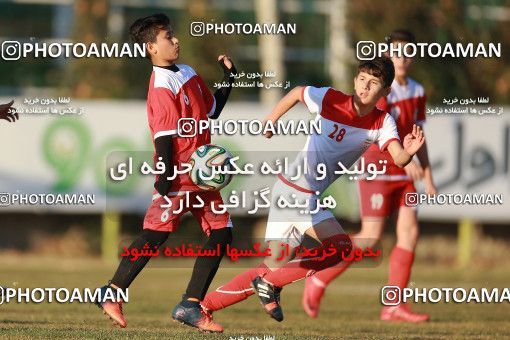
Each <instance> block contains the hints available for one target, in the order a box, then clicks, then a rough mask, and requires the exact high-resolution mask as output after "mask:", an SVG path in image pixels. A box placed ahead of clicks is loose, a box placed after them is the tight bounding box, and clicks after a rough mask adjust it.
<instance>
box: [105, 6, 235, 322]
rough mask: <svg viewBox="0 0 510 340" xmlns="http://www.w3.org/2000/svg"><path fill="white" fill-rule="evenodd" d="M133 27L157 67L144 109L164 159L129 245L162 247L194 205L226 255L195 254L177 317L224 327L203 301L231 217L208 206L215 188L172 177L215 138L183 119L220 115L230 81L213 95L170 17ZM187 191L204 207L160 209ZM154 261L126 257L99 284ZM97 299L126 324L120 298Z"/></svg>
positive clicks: (128, 277) (119, 280) (129, 277)
mask: <svg viewBox="0 0 510 340" xmlns="http://www.w3.org/2000/svg"><path fill="white" fill-rule="evenodd" d="M130 33H131V36H132V38H133V40H134V41H135V42H136V43H139V44H144V45H145V47H146V51H147V56H148V58H149V59H150V60H151V62H152V65H153V67H152V74H151V78H150V83H149V90H148V95H147V115H148V121H149V128H150V131H151V135H152V138H153V143H154V148H155V153H154V162H156V160H158V159H161V160H162V161H163V162H164V163H165V172H164V173H163V174H162V175H158V176H156V181H155V184H154V193H153V198H152V204H151V206H150V207H149V208H148V210H147V213H146V215H145V219H144V223H143V229H144V230H143V232H142V233H141V234H140V235H139V236H138V238H136V239H135V240H134V241H133V243H132V244H131V246H130V248H138V249H141V248H142V247H144V245H148V246H149V247H150V249H155V248H158V247H160V246H161V245H162V244H163V243H164V242H165V241H166V239H167V238H168V236H169V235H170V233H171V232H173V231H175V229H176V228H177V227H178V225H179V221H180V217H181V216H182V214H184V213H185V212H187V211H190V212H191V213H192V214H193V215H194V217H195V218H196V219H197V220H198V221H199V222H200V224H201V226H202V229H203V230H204V232H205V233H206V234H207V236H208V240H207V242H206V244H205V246H204V247H203V248H204V249H221V253H220V254H218V255H217V256H209V257H204V256H202V257H198V258H197V260H196V261H195V266H194V268H193V273H192V276H191V279H190V281H189V284H188V288H187V290H186V293H185V294H184V295H183V298H182V301H181V302H180V303H179V304H177V306H176V307H175V308H174V310H173V312H172V318H173V319H174V320H176V321H178V322H181V323H183V324H186V325H189V326H192V327H196V328H199V329H200V330H202V331H209V332H222V331H223V328H222V327H221V326H220V325H218V324H216V323H214V322H213V321H212V319H211V318H210V316H209V315H208V314H207V313H206V312H205V311H204V310H203V309H202V308H201V306H200V301H201V300H202V299H203V298H204V296H205V294H206V292H207V289H208V288H209V285H210V284H211V281H212V280H213V278H214V276H215V274H216V271H217V270H218V267H219V264H220V262H221V259H222V257H223V255H224V253H225V250H226V246H227V244H229V243H230V242H231V240H232V231H231V228H232V222H231V221H230V217H229V214H228V213H225V214H223V215H216V214H214V213H213V212H212V211H211V208H210V207H211V204H221V203H222V199H221V196H220V193H219V192H218V191H209V192H204V191H202V190H201V189H200V188H199V187H197V186H196V185H195V184H194V183H193V182H192V181H191V179H190V177H189V175H188V174H186V173H181V174H178V175H177V176H176V177H175V178H174V179H173V180H172V181H170V180H169V179H168V177H169V176H172V175H173V170H174V165H175V166H176V167H177V169H178V170H181V164H182V163H187V162H188V160H189V158H190V156H191V154H192V153H193V152H194V151H195V150H196V149H197V148H199V147H200V146H202V145H205V144H209V143H210V142H211V136H210V132H209V131H206V132H205V133H202V134H197V135H195V136H193V137H186V138H185V137H181V136H179V135H178V129H179V126H178V122H179V119H181V118H187V119H194V120H195V121H196V123H197V125H198V122H199V121H201V120H206V119H209V118H211V119H215V118H217V117H218V116H219V114H220V113H221V111H222V109H223V107H224V105H225V103H226V102H227V99H228V96H229V94H230V89H231V87H230V86H229V87H222V88H221V89H220V90H218V91H216V92H215V93H214V95H212V94H211V93H210V91H209V89H208V88H207V86H206V84H205V82H204V81H203V80H202V78H201V77H200V76H199V75H198V74H197V73H196V72H195V71H194V70H193V69H192V68H191V67H190V66H188V65H184V64H176V63H175V62H176V61H177V59H178V58H179V52H180V45H179V40H178V39H177V37H175V35H174V32H173V30H172V28H171V27H170V23H169V19H168V17H167V16H166V15H164V14H154V15H151V16H148V17H145V18H141V19H138V20H136V21H135V23H133V25H132V26H131V28H130ZM218 62H219V64H220V66H221V67H222V69H223V72H224V79H223V81H225V82H227V83H229V84H231V83H232V78H233V77H231V75H232V74H235V73H236V70H235V67H234V65H233V63H232V61H231V60H230V58H229V57H227V56H224V55H220V56H219V58H218ZM186 192H189V195H190V197H191V198H193V197H195V196H198V195H200V199H201V200H202V201H203V202H204V206H203V207H202V208H193V207H186V208H185V209H182V211H181V212H179V213H169V211H167V210H165V208H163V207H162V205H163V204H164V203H166V202H167V200H170V201H171V202H172V206H179V204H180V201H181V200H183V199H184V198H183V197H184V195H185V194H186ZM164 196H166V198H165V197H164ZM149 259H150V257H148V256H147V257H140V258H138V259H137V260H136V261H134V262H132V261H131V260H130V259H129V258H127V257H124V258H123V259H122V260H121V262H120V264H119V267H118V269H117V271H116V273H115V275H114V276H113V278H112V280H111V281H110V282H109V284H108V285H106V286H104V287H102V289H103V290H108V289H127V288H128V287H129V285H130V284H131V282H133V280H134V279H135V278H136V276H137V275H138V273H139V272H140V271H141V270H142V269H143V268H144V267H145V265H146V264H147V262H148V261H149ZM98 305H99V306H100V307H101V308H102V309H103V310H104V312H105V314H106V315H108V316H109V317H110V318H111V319H112V320H113V321H114V322H115V323H116V324H117V325H119V326H120V327H126V325H127V323H126V320H125V318H124V316H123V313H122V301H114V302H111V301H106V302H98Z"/></svg>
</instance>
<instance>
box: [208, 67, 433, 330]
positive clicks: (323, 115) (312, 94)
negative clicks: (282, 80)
mask: <svg viewBox="0 0 510 340" xmlns="http://www.w3.org/2000/svg"><path fill="white" fill-rule="evenodd" d="M393 78H394V67H393V63H392V62H391V60H390V59H389V58H386V57H383V58H375V59H374V60H371V61H363V62H361V63H360V64H359V66H358V74H357V76H356V77H355V78H354V89H355V93H354V94H353V95H347V94H344V93H342V92H341V91H337V90H335V89H333V88H330V87H322V88H316V87H312V86H306V87H296V88H294V89H293V90H292V91H290V92H289V93H288V94H287V95H286V96H285V97H284V98H282V100H280V102H279V103H278V104H277V105H276V107H275V108H274V109H273V111H272V113H271V114H270V115H269V116H268V118H267V120H271V121H272V122H273V123H274V122H276V121H277V120H278V119H280V117H282V116H283V115H284V114H285V113H286V112H288V111H289V110H290V109H291V108H292V107H294V105H296V104H297V103H298V102H300V101H301V102H302V103H304V104H305V105H306V107H307V108H308V110H309V111H310V112H311V113H313V114H316V115H317V117H316V120H317V121H320V124H321V132H320V133H317V132H314V133H313V134H312V135H310V136H309V137H308V139H307V141H306V144H305V146H304V148H303V150H302V151H301V152H300V153H299V154H298V157H297V159H296V161H295V162H294V163H292V166H291V169H290V172H291V174H284V175H279V176H278V177H279V178H278V181H277V182H276V184H275V186H274V187H273V190H272V198H271V208H270V211H269V216H268V224H267V228H266V235H265V238H266V241H268V242H267V243H268V245H269V247H270V249H271V250H272V252H271V257H268V258H266V259H265V260H264V263H262V264H261V265H259V266H258V267H256V268H253V269H251V270H248V271H246V272H244V273H241V274H239V275H238V276H236V277H235V278H234V279H233V280H231V281H230V282H229V283H227V284H225V285H223V286H221V287H219V288H218V289H216V290H215V291H213V292H210V293H209V294H207V296H206V297H205V299H204V301H203V302H202V305H203V306H204V307H205V308H206V309H207V310H208V311H210V312H212V311H217V310H219V309H222V308H225V307H227V306H229V305H232V304H234V303H237V302H239V301H241V300H244V299H246V298H247V297H248V296H250V295H251V294H253V293H255V294H257V296H258V297H259V299H260V302H261V304H262V305H263V307H264V309H265V311H266V313H268V314H269V315H270V316H271V317H272V318H274V319H275V320H277V321H282V320H283V311H282V309H281V306H280V292H281V289H282V287H283V286H285V285H287V284H290V283H292V282H295V281H297V280H300V279H303V278H305V277H307V276H310V275H313V274H314V273H315V272H316V271H320V270H323V269H325V268H328V267H331V266H334V265H336V264H338V263H339V262H340V261H341V255H340V254H342V252H344V255H345V253H349V252H350V250H351V249H352V248H351V242H350V239H349V237H348V236H347V235H346V234H345V232H344V230H343V229H342V227H341V226H340V224H339V223H338V222H337V220H336V219H335V217H334V216H333V214H332V213H331V212H330V211H329V210H326V209H322V210H321V209H319V210H317V209H316V208H317V200H318V199H319V197H320V195H321V193H322V192H324V190H326V189H327V188H328V187H329V186H330V185H331V183H333V182H334V181H335V180H336V179H337V178H338V177H339V176H340V174H339V172H336V171H335V170H337V169H338V162H341V163H342V164H343V165H344V166H345V167H347V168H349V167H351V165H353V164H354V163H355V162H356V161H357V160H358V159H359V158H360V157H361V155H362V154H363V152H364V151H366V149H367V148H368V147H369V146H370V145H371V144H373V143H377V144H378V145H379V147H380V148H381V150H388V152H389V154H390V155H391V157H392V159H393V161H394V163H395V164H396V165H397V166H400V167H404V166H405V165H407V164H408V163H409V162H410V161H411V159H412V157H413V156H414V154H415V153H416V152H417V151H418V150H419V149H420V147H421V146H422V145H423V143H424V137H423V134H422V132H421V129H420V128H419V127H418V126H414V127H413V129H412V131H411V132H410V133H409V134H407V135H406V136H405V137H404V140H403V145H404V147H402V145H401V144H400V141H399V136H398V133H397V128H396V125H395V121H394V119H393V118H392V117H391V116H390V115H389V114H387V113H386V112H385V111H383V110H381V109H379V108H377V107H376V103H377V102H378V101H379V99H380V98H382V97H384V96H386V95H388V94H389V93H390V91H391V83H392V81H393ZM266 137H271V135H270V134H269V135H266ZM303 162H306V164H307V168H308V169H311V171H310V172H308V173H307V174H305V175H304V176H302V177H300V178H299V179H298V180H296V181H292V180H290V179H289V178H290V176H289V175H292V173H295V170H296V167H297V166H299V165H300V164H303ZM318 164H324V165H325V167H326V169H327V171H326V174H325V176H324V179H322V180H319V179H318V176H317V173H316V172H315V171H314V169H317V168H318V167H317V166H318ZM335 172H336V173H335ZM281 196H284V197H285V198H286V199H287V200H288V199H291V200H292V201H294V200H296V201H298V202H300V203H301V202H309V205H308V206H307V207H306V210H307V211H310V212H311V211H314V210H315V211H317V213H315V214H302V213H301V212H298V211H297V210H296V209H295V208H294V209H279V208H278V207H277V201H278V199H279V198H280V197H281ZM305 234H306V235H309V236H311V237H312V238H314V239H315V240H316V241H318V243H319V244H320V245H319V246H318V247H316V248H313V249H312V250H310V253H315V254H323V253H324V251H327V250H329V249H331V247H333V248H334V249H335V250H336V255H335V256H330V257H325V258H324V257H321V255H319V256H316V257H309V256H308V257H303V256H301V255H297V256H296V257H295V258H294V259H292V255H295V251H294V250H295V249H297V247H298V246H299V245H300V244H301V243H302V241H303V238H304V235H305ZM282 242H283V243H284V244H287V245H288V246H289V248H290V249H292V251H290V252H289V256H288V257H286V258H285V260H286V261H279V259H278V257H279V256H280V255H281V254H280V252H278V251H274V250H276V249H280V243H282ZM250 286H251V288H250Z"/></svg>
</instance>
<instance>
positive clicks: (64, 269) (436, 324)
mask: <svg viewBox="0 0 510 340" xmlns="http://www.w3.org/2000/svg"><path fill="white" fill-rule="evenodd" d="M115 267H116V264H111V265H106V264H103V263H101V262H99V261H98V260H86V259H84V260H69V259H61V258H58V259H49V258H44V259H40V258H37V257H26V256H23V257H14V256H3V257H1V258H0V268H1V269H0V284H2V285H4V286H11V287H12V286H13V285H16V286H18V287H67V288H75V287H79V288H84V287H91V288H94V287H97V286H98V285H101V284H103V283H104V282H105V281H106V280H107V279H108V278H109V277H110V276H111V275H112V273H113V270H114V269H115ZM386 268H387V266H386V264H385V263H383V264H382V265H381V266H379V267H378V268H371V269H367V268H354V269H351V270H350V271H348V272H346V274H344V276H342V277H341V278H340V279H338V280H337V281H336V282H335V283H334V284H332V285H331V286H330V289H329V290H328V292H327V294H326V296H325V298H324V303H323V308H322V310H321V314H320V315H319V318H318V319H316V320H313V319H309V318H308V317H307V316H306V314H305V313H304V312H303V311H302V309H301V292H302V288H303V283H302V282H298V283H295V284H294V285H291V286H288V287H286V288H285V289H284V291H283V295H282V305H283V309H284V313H285V320H284V321H283V322H282V323H278V322H276V321H274V320H272V319H270V318H269V317H268V316H267V315H266V314H265V313H264V312H263V310H262V308H261V307H260V305H259V304H258V302H257V301H256V299H255V298H254V297H252V298H250V299H249V300H247V301H244V302H242V303H240V304H238V305H235V306H233V307H231V308H230V309H226V310H224V311H221V312H218V313H216V314H215V320H216V321H218V322H220V323H221V324H222V325H223V326H224V327H225V329H226V331H225V333H223V334H221V335H211V334H202V333H199V332H198V331H195V330H194V329H191V328H188V327H185V326H182V325H180V324H177V323H175V322H172V321H171V317H170V312H171V310H172V308H173V306H174V305H175V304H176V303H177V302H178V300H179V298H180V295H181V294H182V292H183V291H184V289H185V287H186V283H187V280H188V278H189V275H190V272H191V270H190V269H186V268H180V269H169V268H151V267H149V268H148V269H147V270H145V271H144V272H142V274H141V275H140V276H139V277H138V278H137V280H136V281H135V282H134V284H133V285H132V286H131V289H130V292H129V299H130V302H129V303H128V304H127V305H126V306H125V308H124V311H125V314H126V316H127V320H128V327H127V328H126V329H117V328H113V327H112V326H111V324H110V322H109V321H108V320H107V319H106V317H104V315H103V314H102V313H101V311H100V310H99V309H98V308H97V307H95V306H93V305H89V304H79V303H73V304H58V303H44V304H14V303H10V304H8V305H5V304H4V305H1V306H0V336H1V337H2V338H11V339H12V338H22V339H23V338H24V339H28V338H45V339H47V338H66V339H69V338H73V339H75V338H89V339H90V338H94V339H98V338H99V339H109V338H138V339H148V338H151V339H152V338H154V339H163V338H170V339H176V338H178V339H200V338H212V339H234V338H237V339H240V337H244V339H245V340H246V339H256V338H257V337H258V338H259V339H263V338H264V335H265V336H274V337H275V339H296V338H303V339H340V338H350V339H381V338H382V339H385V338H401V339H437V338H448V339H451V338H473V339H475V338H476V339H480V338H484V339H485V338H486V339H501V338H509V337H510V321H509V320H510V305H509V304H508V303H504V304H454V303H448V304H446V303H440V304H423V305H418V306H414V309H415V310H418V311H423V312H428V313H430V314H431V315H432V320H431V321H430V322H429V323H426V324H421V325H410V324H395V323H392V324H388V323H384V322H381V321H378V313H379V310H380V304H379V294H380V291H379V288H380V286H382V285H384V284H385V282H386V275H387V274H386ZM238 272H239V270H238V269H230V268H229V269H224V270H222V269H220V271H219V274H218V275H217V277H216V279H215V281H214V282H213V285H212V288H215V287H217V286H218V285H219V284H221V283H223V282H226V280H228V279H230V278H231V277H233V276H234V275H235V274H236V273H238ZM509 282H510V270H508V268H504V269H491V270H478V269H471V270H466V271H460V270H456V269H454V268H449V267H435V268H430V267H427V266H424V265H422V264H418V266H416V267H415V270H414V273H413V277H412V283H411V285H414V286H416V287H466V288H470V287H499V288H503V287H508V283H509Z"/></svg>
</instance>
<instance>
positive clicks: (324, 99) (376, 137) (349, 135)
mask: <svg viewBox="0 0 510 340" xmlns="http://www.w3.org/2000/svg"><path fill="white" fill-rule="evenodd" d="M301 97H302V98H301V101H302V102H304V103H305V105H306V106H307V108H308V110H309V111H310V113H314V114H317V118H316V121H320V126H321V133H317V132H314V133H313V134H311V135H310V136H308V139H307V141H306V144H305V146H304V148H303V150H302V151H300V153H299V154H298V157H297V158H296V160H295V161H294V162H293V163H292V166H291V167H290V175H291V176H293V175H294V174H296V172H295V171H296V168H295V167H296V166H299V165H300V166H301V167H303V163H304V159H305V157H306V164H307V168H308V170H310V171H309V173H308V174H306V175H304V176H301V179H300V180H297V181H296V183H295V184H296V185H298V186H300V187H302V188H304V189H307V190H311V191H319V192H321V193H322V192H323V191H324V190H325V189H326V188H327V187H329V186H330V185H331V183H333V182H334V181H335V180H336V179H337V178H339V177H340V176H341V175H340V174H335V171H336V170H341V169H342V168H341V167H340V166H339V165H338V162H341V163H342V164H343V165H344V166H345V167H346V168H350V167H351V166H352V165H353V164H354V163H355V162H356V161H357V160H358V159H359V158H360V157H361V155H362V154H363V153H364V152H365V151H366V150H367V149H368V147H369V146H370V145H371V144H373V143H377V144H378V145H379V147H380V148H381V150H385V149H386V148H387V146H388V144H389V143H390V142H391V141H393V140H397V141H398V140H399V137H398V133H397V127H396V125H395V121H394V120H393V118H392V117H391V116H390V115H389V114H387V113H386V112H384V111H382V110H380V109H379V108H376V107H374V109H373V110H372V111H371V112H370V113H368V114H366V115H364V116H363V117H359V116H358V115H357V113H356V110H355V108H354V101H353V100H354V97H353V96H352V95H347V94H344V93H342V92H340V91H337V90H335V89H333V88H330V87H321V88H316V87H312V86H306V87H305V88H303V92H302V94H301ZM320 163H322V164H324V165H325V166H326V169H327V175H326V177H325V178H324V179H322V180H317V175H318V173H317V171H316V169H317V165H318V164H320ZM288 178H289V175H287V177H286V179H287V181H286V182H288Z"/></svg>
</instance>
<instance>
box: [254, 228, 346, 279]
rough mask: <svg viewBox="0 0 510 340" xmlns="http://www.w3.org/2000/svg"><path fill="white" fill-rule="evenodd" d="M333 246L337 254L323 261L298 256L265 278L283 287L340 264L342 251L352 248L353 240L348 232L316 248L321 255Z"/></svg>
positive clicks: (333, 237)
mask: <svg viewBox="0 0 510 340" xmlns="http://www.w3.org/2000/svg"><path fill="white" fill-rule="evenodd" d="M331 246H333V247H335V248H336V249H337V254H336V255H335V256H331V257H328V258H326V259H324V260H323V261H317V260H312V259H306V258H301V257H296V258H295V259H294V260H292V261H291V262H289V263H287V264H286V265H285V266H283V267H281V268H279V269H277V270H275V271H274V272H269V273H268V274H267V275H266V276H264V280H265V281H267V282H269V283H271V284H273V285H275V286H277V287H283V286H285V285H288V284H289V283H292V282H295V281H298V280H301V279H304V278H305V277H307V276H310V275H313V274H314V273H315V272H317V271H319V270H323V269H326V268H329V267H332V266H334V265H336V264H338V263H339V262H340V261H342V251H344V252H346V251H351V250H352V243H351V240H350V238H349V236H347V235H346V234H339V235H334V236H331V237H329V238H327V239H325V240H324V242H322V245H321V246H320V247H317V248H314V249H316V250H317V253H318V254H319V256H320V254H322V253H323V251H328V250H327V249H329V248H330V247H331Z"/></svg>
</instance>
